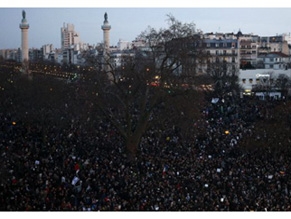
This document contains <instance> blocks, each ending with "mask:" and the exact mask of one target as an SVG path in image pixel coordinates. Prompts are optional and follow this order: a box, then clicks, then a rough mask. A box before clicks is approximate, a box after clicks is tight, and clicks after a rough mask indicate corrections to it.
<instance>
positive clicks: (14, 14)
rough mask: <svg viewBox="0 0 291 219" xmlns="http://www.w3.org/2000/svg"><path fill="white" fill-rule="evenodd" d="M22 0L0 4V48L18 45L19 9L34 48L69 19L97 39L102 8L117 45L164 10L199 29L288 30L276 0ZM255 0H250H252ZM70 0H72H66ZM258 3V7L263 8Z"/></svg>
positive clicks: (289, 22) (288, 14)
mask: <svg viewBox="0 0 291 219" xmlns="http://www.w3.org/2000/svg"><path fill="white" fill-rule="evenodd" d="M2 2H3V1H2ZM26 2H27V3H26V4H24V3H23V1H22V2H21V1H20V2H19V3H17V2H15V1H13V4H12V3H11V4H9V2H8V3H1V4H0V30H1V34H0V49H14V48H19V47H20V46H21V30H20V28H19V24H20V23H21V19H22V10H25V11H26V18H27V21H28V23H29V25H30V28H29V47H30V48H32V47H34V48H40V47H41V46H43V45H45V44H53V45H54V47H55V48H60V46H61V34H60V32H61V30H60V29H61V27H62V26H63V24H64V23H71V24H74V26H75V31H76V32H78V33H79V35H80V38H81V40H82V42H84V43H89V44H91V45H93V44H97V43H100V42H102V41H103V32H102V30H101V25H102V24H103V21H104V13H105V12H107V14H108V21H109V23H110V25H111V31H110V44H111V45H113V46H116V45H117V42H118V40H119V39H122V40H125V41H132V40H134V39H135V38H136V37H137V36H138V35H139V34H140V33H141V32H142V31H144V30H146V29H147V27H148V26H151V27H154V28H156V29H159V28H162V27H167V21H166V19H167V14H172V15H173V16H174V17H175V18H176V19H177V20H179V21H181V22H182V23H192V22H193V23H195V24H196V27H197V29H200V30H202V31H203V32H204V33H205V32H223V33H226V32H228V33H229V32H234V33H236V32H238V31H239V30H241V31H242V32H243V33H253V34H256V35H260V36H272V35H277V34H282V33H288V34H289V33H291V6H290V5H291V4H290V3H288V4H290V5H287V3H286V1H281V0H277V1H276V5H271V4H270V5H268V3H265V1H262V2H264V4H257V2H258V1H247V0H246V1H243V3H241V4H237V3H236V4H233V3H228V2H233V1H217V0H212V1H210V0H204V1H202V2H203V3H199V4H197V3H194V4H189V3H188V2H189V1H188V2H187V1H181V0H180V1H166V2H167V4H161V2H160V3H156V2H155V1H146V2H142V1H141V2H140V1H118V4H116V3H112V2H114V1H109V0H107V1H106V3H104V4H103V3H99V2H98V3H93V4H92V2H93V1H91V0H90V1H89V0H82V1H78V3H74V1H73V2H71V1H70V5H69V6H68V4H65V3H67V1H65V3H63V4H59V3H57V1H52V2H51V1H50V3H49V4H43V3H40V1H26ZM253 2H256V5H255V4H254V3H253ZM71 3H72V4H71ZM263 7H264V8H263Z"/></svg>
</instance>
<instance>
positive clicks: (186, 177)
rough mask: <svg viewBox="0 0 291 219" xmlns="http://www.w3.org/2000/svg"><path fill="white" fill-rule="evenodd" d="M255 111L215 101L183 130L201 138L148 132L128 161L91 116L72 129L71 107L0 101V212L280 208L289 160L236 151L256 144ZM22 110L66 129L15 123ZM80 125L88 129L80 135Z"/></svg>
mask: <svg viewBox="0 0 291 219" xmlns="http://www.w3.org/2000/svg"><path fill="white" fill-rule="evenodd" d="M68 101H70V100H68ZM23 102H25V100H23ZM265 104H266V102H264V107H263V105H262V101H258V100H245V99H240V100H238V101H236V102H234V101H233V100H232V99H230V98H228V97H221V98H219V99H218V101H216V102H215V103H213V102H212V103H211V102H209V104H208V105H206V106H205V108H204V110H203V112H202V114H203V116H202V117H201V120H197V121H195V122H194V123H193V127H189V129H191V128H193V129H194V128H197V127H199V126H202V125H203V126H205V127H204V128H206V132H203V133H193V138H191V139H183V138H181V136H180V135H179V132H178V131H177V129H175V128H174V127H171V128H169V129H168V130H163V131H161V130H160V128H159V127H152V128H151V129H149V130H148V131H147V132H146V133H145V135H144V137H143V138H142V141H141V143H140V148H139V152H140V153H139V154H138V156H137V157H136V159H135V160H128V158H127V156H126V154H125V151H124V145H123V141H122V139H121V137H120V135H118V133H117V132H116V130H115V129H114V127H113V126H112V125H111V124H110V123H109V122H108V121H107V120H105V119H104V120H101V119H100V120H99V119H94V118H93V117H90V118H89V117H88V120H86V121H85V122H84V121H83V120H82V122H81V119H80V117H79V116H78V115H75V114H74V115H73V114H70V110H65V109H66V107H70V106H73V105H74V104H73V103H70V102H67V103H65V105H63V106H61V107H60V108H59V109H55V108H48V107H47V106H44V108H42V109H33V106H31V105H30V106H26V105H25V103H16V102H15V101H14V100H13V99H11V98H6V99H3V100H1V112H0V120H1V123H0V126H1V127H0V139H1V142H0V147H1V164H2V165H1V176H2V177H1V178H2V179H1V181H0V182H1V185H0V210H1V211H290V210H291V179H290V167H291V166H290V158H289V156H290V154H281V156H274V155H273V154H272V152H271V151H268V150H267V149H266V148H264V149H262V148H255V149H253V150H250V151H248V150H244V149H243V148H241V147H240V144H241V143H242V142H243V141H244V140H245V139H246V138H249V137H253V138H256V136H254V135H253V129H254V121H256V120H258V119H263V118H264V117H265V116H266V108H265ZM268 104H269V105H268V109H271V108H272V107H274V106H275V105H276V104H278V103H277V101H271V100H269V101H268ZM12 105H13V106H12ZM24 107H31V109H30V111H33V110H37V111H38V112H35V115H40V114H45V117H46V118H47V119H48V120H49V118H52V117H54V116H55V114H56V113H57V112H58V113H60V114H59V115H60V117H58V119H59V120H62V116H64V117H66V119H67V120H70V121H71V122H70V123H69V124H68V125H63V126H57V125H55V123H50V122H49V121H46V123H45V124H44V123H43V122H42V120H39V121H38V120H37V119H36V120H35V122H34V123H29V124H27V123H26V122H23V121H21V120H20V119H19V118H20V114H21V115H23V114H25V110H24ZM40 111H41V112H40ZM61 112H63V113H61ZM86 122H87V123H89V122H90V123H93V124H94V126H93V128H92V129H85V128H84V126H85V125H86V124H85V123H86ZM261 138H264V136H261Z"/></svg>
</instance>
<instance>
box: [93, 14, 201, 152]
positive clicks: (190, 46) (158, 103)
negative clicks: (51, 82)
mask: <svg viewBox="0 0 291 219" xmlns="http://www.w3.org/2000/svg"><path fill="white" fill-rule="evenodd" d="M168 21H169V27H168V28H166V29H160V30H156V29H154V28H151V27H149V28H148V29H147V30H146V31H144V32H143V33H141V35H140V38H141V39H143V40H144V42H145V44H146V47H144V48H137V49H136V50H135V51H134V55H133V56H132V55H130V54H128V55H124V57H122V61H121V65H120V66H115V65H114V64H113V63H112V62H111V61H110V59H108V60H103V61H105V62H106V63H105V64H106V65H108V66H109V68H103V71H100V72H99V74H98V75H97V76H96V79H94V81H95V82H94V83H95V84H96V86H95V87H96V89H97V90H96V98H97V100H96V102H97V103H96V104H97V105H98V107H99V109H100V110H101V111H102V112H103V115H105V116H106V118H107V119H108V120H109V121H110V122H111V123H112V124H113V125H114V127H115V128H116V129H117V130H118V132H119V133H120V134H121V135H122V136H123V139H124V141H125V147H126V150H127V152H128V154H129V155H130V156H131V157H134V156H135V155H136V154H137V152H138V146H139V143H140V140H141V138H142V136H143V135H144V133H145V132H146V130H148V128H149V127H150V125H151V124H154V121H165V120H163V119H162V117H161V115H165V114H163V113H162V112H165V111H164V110H168V112H169V110H172V111H171V112H172V113H174V112H179V113H177V114H175V115H176V116H177V115H179V116H181V115H185V114H183V112H182V111H181V109H180V110H178V111H177V110H174V108H175V103H174V102H173V101H174V99H171V98H177V96H183V95H182V94H185V91H186V90H187V95H188V96H187V98H190V97H193V98H192V99H193V102H189V99H187V98H186V96H184V97H183V98H184V101H182V99H180V101H181V102H183V103H184V104H186V103H187V104H188V105H189V104H192V108H193V109H194V108H195V105H196V106H198V105H199V104H197V102H195V98H194V97H195V95H196V96H197V94H196V93H195V92H196V91H194V90H191V91H189V90H190V89H189V88H190V87H191V86H189V85H191V82H192V81H193V79H194V76H195V74H196V68H195V66H196V65H197V63H198V62H199V61H198V60H199V58H200V56H199V54H200V53H202V49H201V44H202V43H201V42H202V41H201V39H200V38H199V37H198V34H197V32H196V29H195V25H194V24H192V23H191V24H182V23H181V22H179V21H177V20H176V19H175V18H174V17H173V16H172V15H168ZM108 74H111V76H110V77H108ZM108 80H110V82H109V81H108ZM186 99H187V101H185V100H186ZM171 100H172V101H171ZM181 106H182V105H180V106H179V107H181ZM176 107H177V106H176ZM159 116H160V117H159ZM169 116H171V117H169ZM166 117H167V119H168V120H169V118H174V115H173V114H172V115H171V114H168V116H166ZM160 124H161V123H160Z"/></svg>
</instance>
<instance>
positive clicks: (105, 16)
mask: <svg viewBox="0 0 291 219" xmlns="http://www.w3.org/2000/svg"><path fill="white" fill-rule="evenodd" d="M104 19H105V22H107V21H108V20H107V19H108V15H107V12H105V14H104Z"/></svg>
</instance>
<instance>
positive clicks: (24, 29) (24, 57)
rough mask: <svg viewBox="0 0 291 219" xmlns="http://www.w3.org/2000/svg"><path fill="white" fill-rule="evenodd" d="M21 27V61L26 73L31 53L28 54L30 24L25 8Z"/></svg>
mask: <svg viewBox="0 0 291 219" xmlns="http://www.w3.org/2000/svg"><path fill="white" fill-rule="evenodd" d="M19 27H20V29H21V62H22V66H23V71H24V72H25V73H28V61H29V55H28V29H29V24H28V23H27V20H26V13H25V11H24V10H23V11H22V20H21V24H20V25H19Z"/></svg>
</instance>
